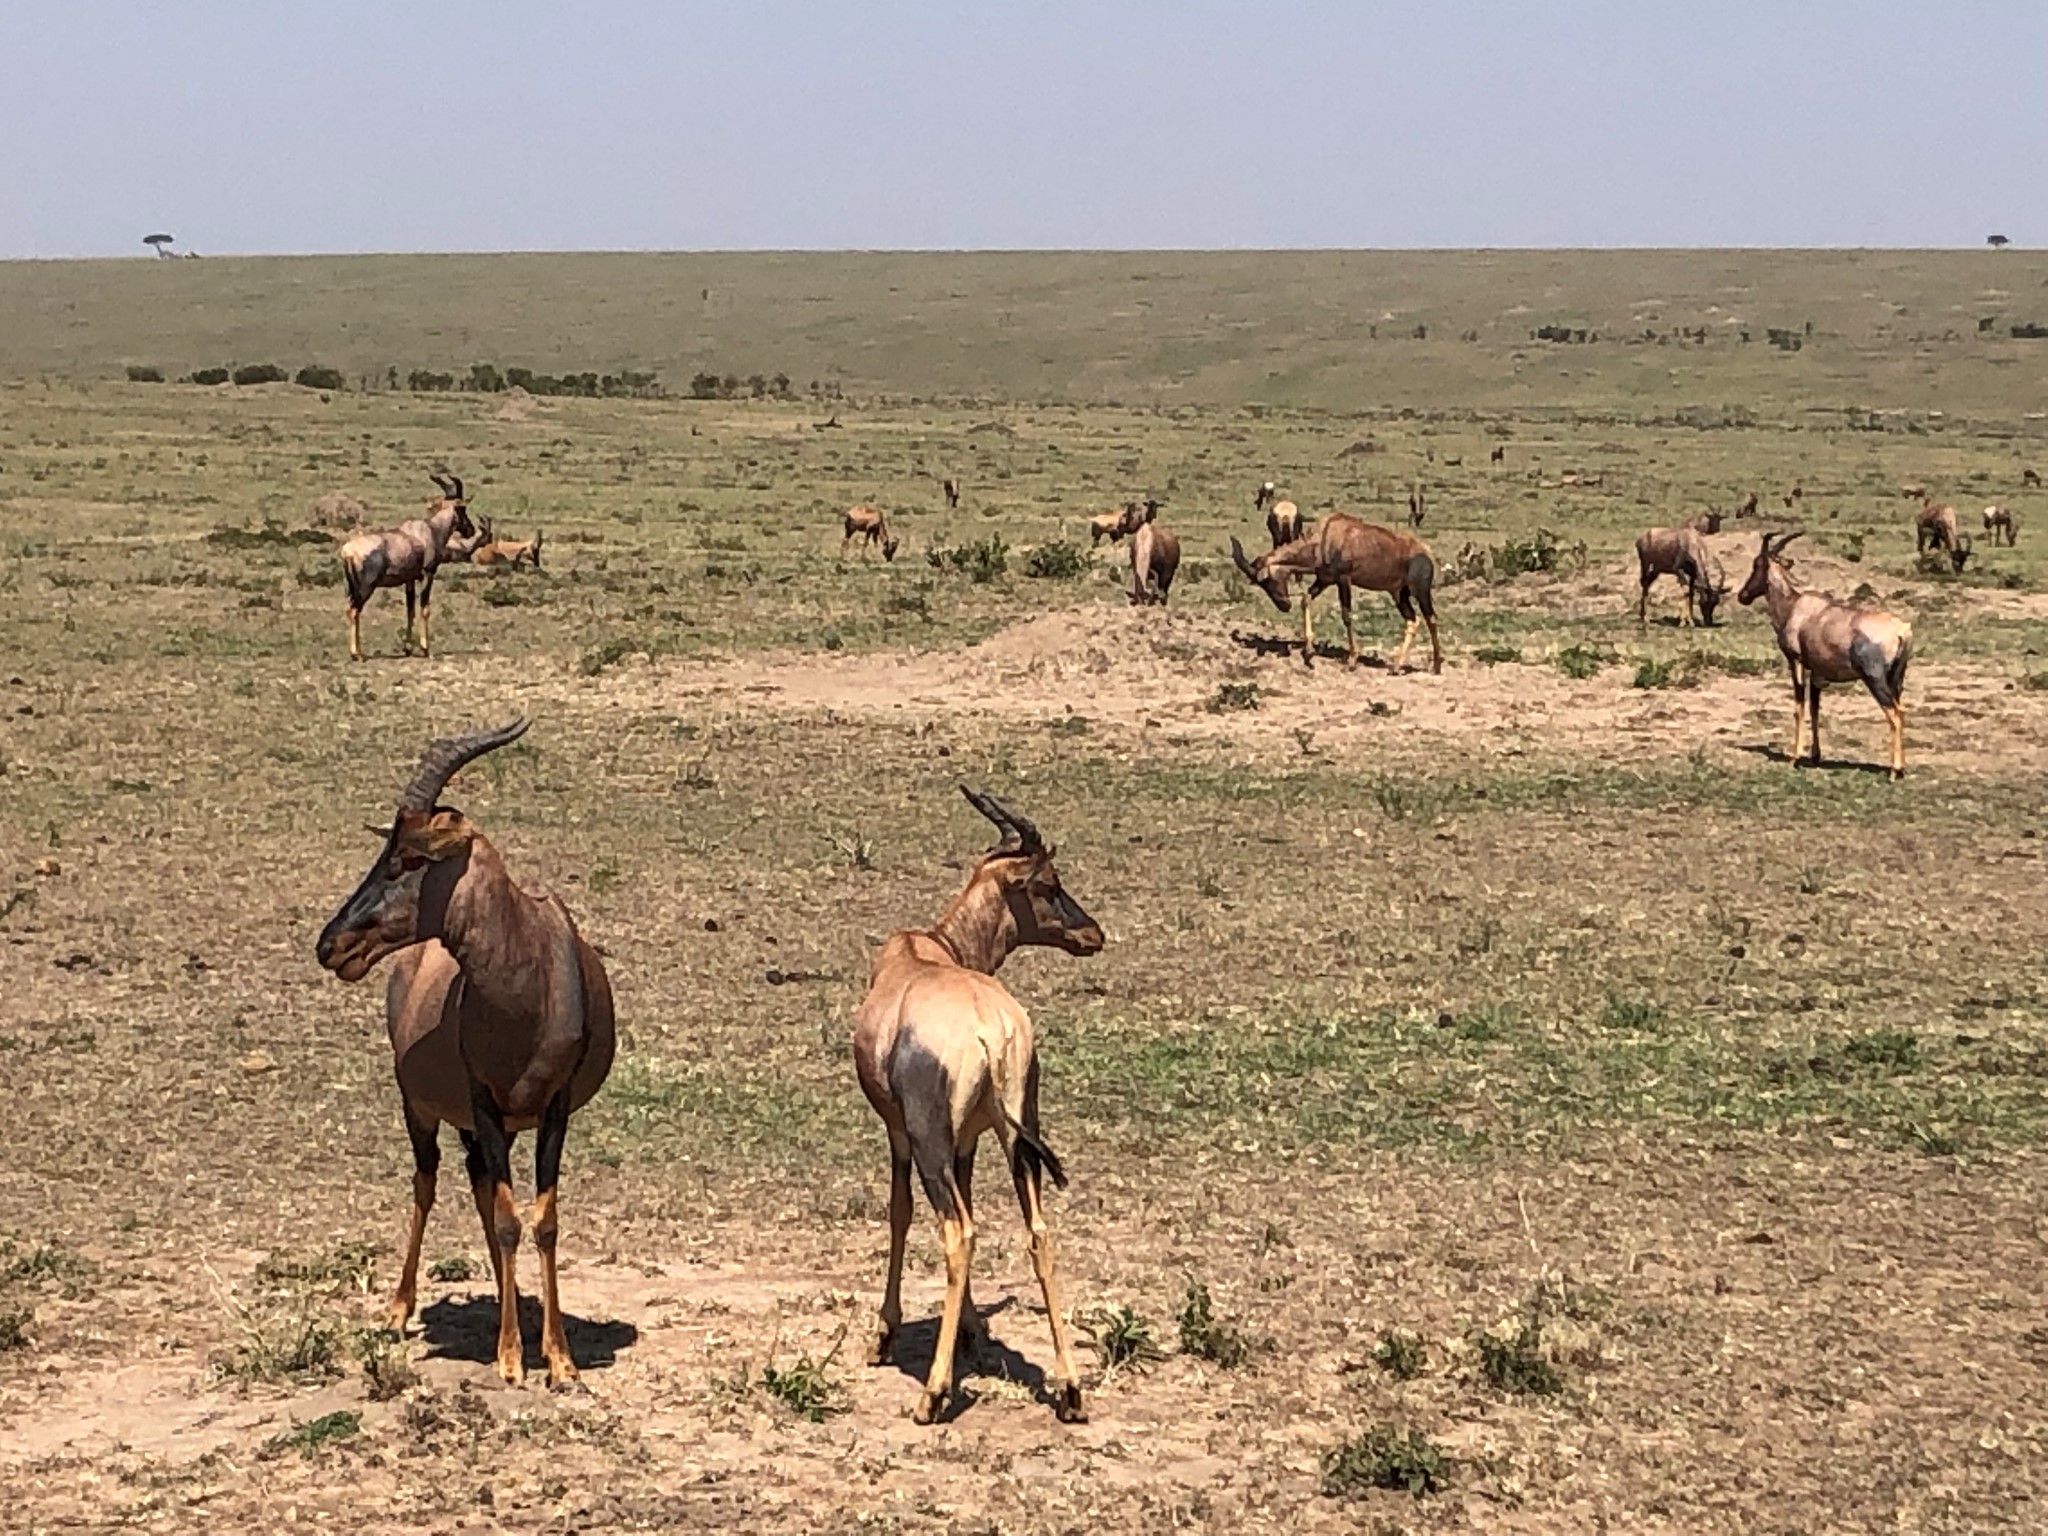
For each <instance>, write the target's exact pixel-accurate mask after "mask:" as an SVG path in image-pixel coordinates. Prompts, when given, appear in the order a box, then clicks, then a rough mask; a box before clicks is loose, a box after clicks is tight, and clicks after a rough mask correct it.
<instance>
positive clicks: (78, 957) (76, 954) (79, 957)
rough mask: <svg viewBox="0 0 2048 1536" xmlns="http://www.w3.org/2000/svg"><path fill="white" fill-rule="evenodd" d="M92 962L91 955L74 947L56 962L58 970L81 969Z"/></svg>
mask: <svg viewBox="0 0 2048 1536" xmlns="http://www.w3.org/2000/svg"><path fill="white" fill-rule="evenodd" d="M91 964H92V956H91V955H88V954H87V953H86V952H85V951H84V950H82V949H75V950H73V951H72V952H71V953H70V954H68V955H66V956H65V957H64V958H63V959H62V960H59V961H58V962H57V969H58V970H60V971H82V970H84V969H85V968H86V967H87V966H89V965H91Z"/></svg>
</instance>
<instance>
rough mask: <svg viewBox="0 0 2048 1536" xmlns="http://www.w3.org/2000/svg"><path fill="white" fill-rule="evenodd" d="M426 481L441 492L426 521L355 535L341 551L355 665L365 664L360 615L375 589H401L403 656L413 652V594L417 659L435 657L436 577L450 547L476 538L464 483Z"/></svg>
mask: <svg viewBox="0 0 2048 1536" xmlns="http://www.w3.org/2000/svg"><path fill="white" fill-rule="evenodd" d="M429 478H430V479H431V480H432V481H433V482H434V484H435V485H437V486H439V487H440V488H441V499H440V500H439V501H435V502H432V503H429V505H428V507H427V515H426V516H425V517H416V518H413V519H411V520H409V521H407V522H403V523H400V524H399V525H398V526H397V527H396V528H386V529H383V530H381V531H376V532H365V533H358V534H355V535H353V536H352V537H350V538H349V539H348V540H347V542H345V543H344V544H343V545H342V546H341V575H342V581H343V584H344V585H345V586H346V587H347V588H348V653H349V655H350V656H351V657H353V658H354V659H355V660H357V661H361V660H362V659H363V609H364V607H365V606H366V605H367V604H368V603H369V601H370V599H371V598H372V597H373V596H375V595H376V592H377V589H378V588H379V587H400V586H402V587H404V588H405V644H406V649H407V650H411V649H412V634H413V613H414V608H415V594H417V608H418V613H419V634H420V654H421V655H422V656H430V655H432V654H433V646H432V629H433V620H432V612H431V609H432V605H433V601H434V572H435V571H436V570H438V569H439V568H440V565H441V562H442V560H443V559H445V558H446V554H447V549H448V541H449V540H450V539H451V538H453V537H455V536H456V535H460V536H462V537H463V538H465V539H467V538H472V537H474V536H475V534H476V525H475V524H474V523H472V522H471V521H470V520H469V499H468V498H467V497H466V496H464V495H463V494H462V481H461V480H460V479H459V478H458V477H456V476H454V475H448V476H442V475H438V474H435V475H430V476H429Z"/></svg>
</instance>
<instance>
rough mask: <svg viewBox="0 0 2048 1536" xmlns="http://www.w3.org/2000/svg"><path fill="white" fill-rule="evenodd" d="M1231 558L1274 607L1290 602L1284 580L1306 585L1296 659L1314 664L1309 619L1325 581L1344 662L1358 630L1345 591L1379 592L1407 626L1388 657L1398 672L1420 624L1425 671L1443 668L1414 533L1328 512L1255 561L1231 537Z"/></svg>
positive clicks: (1354, 655) (1428, 582) (1421, 548)
mask: <svg viewBox="0 0 2048 1536" xmlns="http://www.w3.org/2000/svg"><path fill="white" fill-rule="evenodd" d="M1230 558H1231V560H1232V561H1234V562H1235V563H1236V565H1237V568H1238V569H1239V570H1240V571H1242V572H1243V573H1244V576H1245V579H1246V580H1247V581H1249V582H1251V583H1252V585H1254V586H1256V587H1257V588H1258V589H1259V590H1260V591H1262V592H1264V593H1265V594H1266V596H1267V597H1268V598H1270V599H1271V600H1272V603H1273V606H1274V607H1275V608H1278V609H1279V610H1280V611H1281V612H1282V613H1285V612H1286V611H1287V610H1288V608H1289V607H1290V606H1292V598H1291V596H1290V594H1289V586H1290V584H1291V583H1292V581H1293V580H1294V578H1296V577H1306V578H1308V579H1309V582H1310V585H1309V589H1308V591H1307V592H1305V593H1303V594H1302V599H1301V660H1302V664H1303V665H1304V666H1312V665H1314V662H1315V648H1316V637H1315V630H1314V627H1313V625H1312V624H1311V621H1310V608H1311V606H1312V605H1313V603H1314V602H1315V599H1316V598H1317V597H1318V596H1319V595H1320V594H1321V593H1322V592H1323V591H1324V590H1325V589H1326V588H1329V587H1335V588H1336V589H1337V604H1338V606H1339V607H1340V608H1341V609H1342V610H1343V612H1344V641H1345V658H1344V659H1345V663H1346V664H1347V665H1349V666H1356V665H1357V664H1358V635H1357V632H1356V631H1355V630H1354V629H1353V628H1352V623H1351V591H1352V588H1354V587H1361V588H1363V589H1364V590H1366V591H1368V592H1385V593H1388V594H1390V595H1391V596H1392V597H1393V599H1394V606H1395V607H1396V608H1398V609H1400V611H1401V617H1402V618H1403V619H1404V620H1406V622H1407V628H1406V629H1405V630H1404V631H1403V632H1402V635H1401V649H1400V652H1399V654H1398V655H1396V656H1395V658H1394V666H1395V668H1396V669H1397V670H1398V669H1399V668H1401V667H1403V666H1405V665H1406V664H1407V661H1408V647H1409V645H1410V643H1411V642H1412V641H1413V640H1414V638H1415V630H1416V626H1417V625H1418V624H1427V625H1428V626H1429V651H1430V657H1429V670H1430V671H1432V672H1441V671H1442V670H1443V667H1444V653H1443V647H1442V646H1441V644H1440V643H1439V642H1438V639H1437V632H1436V602H1435V599H1434V597H1433V596H1432V589H1433V588H1434V586H1435V584H1436V562H1435V561H1434V560H1433V559H1431V558H1430V553H1429V546H1428V545H1426V544H1424V543H1423V542H1422V540H1420V539H1418V538H1416V537H1415V536H1414V535H1413V534H1407V533H1397V532H1395V531H1394V530H1393V529H1391V528H1382V527H1380V526H1379V525H1378V524H1376V523H1368V522H1364V521H1361V520H1360V519H1358V518H1356V517H1353V516H1352V515H1351V514H1350V513H1348V512H1333V513H1331V514H1330V515H1329V516H1328V517H1326V518H1324V519H1323V520H1322V521H1321V522H1319V523H1317V524H1316V525H1315V527H1314V528H1312V529H1310V530H1309V531H1308V532H1307V533H1305V534H1303V535H1302V536H1301V537H1300V538H1298V539H1296V540H1295V541H1294V542H1293V543H1292V544H1286V545H1283V546H1281V547H1280V548H1279V549H1275V550H1269V551H1268V552H1267V553H1265V554H1263V555H1261V556H1259V558H1258V559H1257V560H1247V559H1246V558H1245V554H1244V546H1243V545H1242V544H1240V543H1239V542H1238V541H1237V540H1236V539H1235V538H1232V539H1231V541H1230Z"/></svg>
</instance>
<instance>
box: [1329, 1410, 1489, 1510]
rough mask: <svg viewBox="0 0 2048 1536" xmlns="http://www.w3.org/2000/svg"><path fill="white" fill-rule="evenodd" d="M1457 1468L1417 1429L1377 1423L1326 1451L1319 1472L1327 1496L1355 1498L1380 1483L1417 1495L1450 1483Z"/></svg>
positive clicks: (1395, 1490) (1382, 1485) (1430, 1491)
mask: <svg viewBox="0 0 2048 1536" xmlns="http://www.w3.org/2000/svg"><path fill="white" fill-rule="evenodd" d="M1455 1468H1456V1463H1455V1462H1454V1461H1453V1460H1452V1458H1451V1456H1450V1453H1449V1452H1447V1451H1446V1450H1444V1448H1443V1447H1442V1446H1440V1445H1438V1444H1437V1443H1436V1442H1435V1441H1434V1440H1432V1439H1430V1438H1429V1437H1428V1436H1427V1435H1425V1434H1423V1433H1422V1431H1421V1430H1419V1429H1409V1430H1405V1431H1403V1430H1397V1429H1395V1428H1394V1427H1393V1426H1392V1425H1390V1424H1376V1425H1374V1426H1373V1427H1372V1428H1370V1429H1368V1430H1366V1431H1365V1432H1364V1433H1362V1434H1360V1435H1357V1436H1355V1437H1354V1438H1352V1439H1350V1440H1346V1441H1345V1442H1344V1443H1343V1444H1341V1445H1337V1446H1334V1447H1332V1448H1331V1449H1330V1450H1328V1451H1325V1452H1324V1453H1323V1456H1322V1460H1321V1464H1320V1471H1321V1475H1322V1490H1323V1493H1324V1494H1325V1496H1327V1497H1329V1498H1356V1497H1358V1496H1359V1495H1360V1494H1362V1493H1365V1492H1367V1491H1369V1490H1371V1489H1375V1488H1382V1489H1388V1490H1391V1491H1394V1492H1399V1493H1406V1494H1410V1495H1412V1496H1413V1497H1415V1498H1417V1499H1420V1498H1422V1497H1423V1496H1424V1495H1425V1494H1431V1493H1440V1492H1442V1491H1443V1490H1444V1489H1445V1488H1446V1487H1448V1486H1449V1485H1450V1482H1451V1476H1452V1473H1453V1471H1454V1470H1455Z"/></svg>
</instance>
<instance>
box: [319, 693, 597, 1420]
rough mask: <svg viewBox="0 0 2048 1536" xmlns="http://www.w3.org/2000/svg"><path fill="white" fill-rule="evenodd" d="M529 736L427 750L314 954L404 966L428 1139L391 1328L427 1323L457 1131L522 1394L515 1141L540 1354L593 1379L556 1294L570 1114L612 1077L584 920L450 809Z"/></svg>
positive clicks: (554, 1373)
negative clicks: (445, 797)
mask: <svg viewBox="0 0 2048 1536" xmlns="http://www.w3.org/2000/svg"><path fill="white" fill-rule="evenodd" d="M526 725H527V722H526V721H524V720H515V721H513V722H512V723H511V724H509V725H505V726H501V727H499V728H498V729H497V730H494V731H478V732H475V733H474V734H471V735H467V736H451V737H444V738H442V739H441V740H439V741H437V742H435V743H434V744H433V745H432V746H430V747H428V748H427V750H426V752H425V754H424V755H423V756H422V757H421V758H420V765H419V768H418V770H417V771H416V772H415V773H414V774H413V778H412V782H411V783H410V784H408V785H407V786H406V788H405V792H404V793H403V794H401V795H400V796H399V797H398V811H397V815H396V816H395V817H394V818H393V819H392V823H391V826H390V827H389V828H388V829H384V830H381V831H380V830H379V829H377V828H372V829H371V830H372V831H373V832H378V835H379V836H381V837H382V838H383V839H384V848H383V851H382V852H381V853H379V854H378V855H377V859H376V862H375V863H373V864H372V865H371V866H370V872H369V873H368V874H366V875H365V876H363V881H362V884H361V885H359V886H357V887H356V891H355V894H354V895H353V896H351V897H349V899H348V900H347V901H346V902H344V903H343V904H342V907H341V910H340V911H338V912H336V913H335V914H334V916H333V917H332V918H330V919H329V920H328V923H327V926H326V927H325V928H324V929H322V930H321V933H320V942H319V945H318V947H317V949H316V951H315V953H316V955H317V957H318V959H319V961H320V964H321V966H322V967H323V968H324V969H326V970H329V971H332V972H333V973H334V974H335V975H336V976H339V977H340V978H341V979H342V980H343V981H348V982H355V981H361V980H362V979H363V978H364V977H365V976H367V975H368V974H369V973H370V971H371V969H372V968H373V967H374V966H375V965H376V964H377V962H378V961H380V960H382V959H383V958H384V957H385V956H386V955H391V954H396V955H397V956H398V960H397V962H396V963H395V964H394V965H393V966H392V969H391V980H390V983H389V984H388V985H387V986H386V988H385V992H384V1021H385V1025H386V1027H387V1028H388V1030H389V1031H390V1035H391V1050H392V1054H393V1056H394V1057H395V1058H396V1065H397V1069H398V1093H399V1099H400V1102H401V1104H402V1105H403V1107H404V1112H405V1129H406V1134H407V1135H408V1136H409V1137H410V1138H411V1139H412V1156H413V1177H412V1200H413V1204H412V1224H411V1226H410V1227H409V1228H408V1230H407V1237H406V1245H405V1261H404V1264H403V1266H402V1268H401V1269H400V1271H399V1278H398V1290H397V1293H396V1294H395V1295H394V1296H393V1297H392V1299H391V1309H390V1312H389V1314H388V1323H389V1326H390V1327H391V1328H393V1329H394V1330H400V1329H403V1328H404V1327H405V1324H406V1320H407V1319H408V1318H410V1317H411V1316H412V1310H413V1302H414V1297H415V1289H416V1287H417V1285H418V1283H419V1267H420V1241H421V1238H422V1237H423V1235H424V1234H425V1232H426V1227H427V1215H428V1213H429V1212H430V1211H432V1210H433V1208H434V1185H435V1179H436V1175H437V1174H438V1172H439V1170H440V1167H441V1147H440V1141H439V1133H440V1127H441V1126H442V1124H443V1123H446V1124H449V1125H452V1126H454V1127H455V1128H456V1129H457V1130H458V1131H460V1132H461V1133H462V1146H463V1150H464V1152H465V1154H466V1159H465V1160H466V1162H467V1163H468V1167H469V1184H470V1192H471V1194H473V1195H474V1196H475V1198H476V1209H477V1215H478V1216H479V1217H481V1218H482V1220H483V1227H484V1243H485V1245H486V1246H487V1248H488V1249H489V1251H490V1255H491V1269H492V1272H493V1274H494V1275H495V1276H496V1279H497V1282H498V1374H499V1375H500V1376H502V1377H504V1379H505V1380H506V1381H509V1382H517V1381H519V1380H520V1379H521V1378H522V1377H523V1376H524V1375H525V1370H526V1367H525V1361H524V1354H525V1349H524V1345H523V1343H522V1341H521V1338H520V1334H519V1283H518V1278H517V1274H516V1269H517V1263H516V1261H517V1258H518V1253H519V1213H518V1210H517V1208H516V1207H515V1205H514V1204H513V1199H512V1162H511V1158H512V1142H513V1139H514V1138H515V1137H517V1136H518V1134H519V1133H520V1132H521V1131H526V1130H532V1131H536V1132H537V1133H538V1143H539V1144H538V1146H537V1147H536V1148H535V1152H534V1202H533V1245H534V1247H535V1248H536V1249H537V1250H538V1251H539V1253H540V1273H541V1287H542V1289H541V1353H542V1354H543V1355H544V1356H545V1357H546V1359H547V1363H548V1383H549V1385H551V1386H554V1385H559V1384H561V1383H563V1382H567V1381H571V1380H574V1379H575V1376H576V1362H575V1360H574V1358H573V1357H572V1356H571V1355H570V1353H569V1338H568V1334H567V1332H566V1330H565V1329H564V1327H563V1323H562V1304H561V1297H560V1295H559V1293H558V1291H557V1288H556V1284H555V1234H556V1220H555V1210H556V1201H555V1186H556V1184H557V1182H558V1181H559V1178H560V1174H561V1165H562V1144H563V1142H564V1140H565V1139H566V1138H567V1136H568V1132H569V1116H570V1115H571V1114H572V1113H574V1112H575V1111H576V1110H578V1109H580V1108H582V1106H583V1105H585V1104H587V1103H588V1102H589V1101H590V1099H591V1096H592V1095H593V1094H595V1093H596V1092H597V1090H598V1088H599V1087H600V1086H602V1084H603V1083H604V1080H605V1076H606V1074H607V1073H609V1072H610V1071H611V1065H612V1052H613V1049H614V1042H615V1032H614V1026H613V1020H612V992H611V983H610V981H609V980H608V979H607V978H606V976H605V969H604V962H603V961H601V960H599V959H598V956H597V951H596V950H595V949H593V948H592V947H591V946H590V944H589V943H588V942H587V941H586V940H585V939H584V938H583V937H582V936H581V935H580V934H579V933H578V932H577V931H576V923H575V920H574V919H573V918H571V917H570V916H569V909H568V908H567V907H565V906H563V905H562V903H561V901H560V900H559V899H558V898H557V897H554V896H551V895H538V896H537V895H533V894H531V893H529V892H527V891H524V890H521V889H520V888H519V887H518V886H517V885H515V884H514V883H513V881H512V877H511V876H510V875H509V874H507V873H506V872H505V865H504V863H503V861H502V860H500V858H499V857H498V851H497V850H496V849H495V848H493V847H492V846H491V844H490V842H489V841H488V840H487V839H486V838H485V837H484V835H483V833H482V832H480V831H479V830H477V827H476V824H475V823H474V822H472V821H470V820H469V819H468V818H467V817H465V816H464V815H463V814H462V812H460V811H458V810H455V809H454V808H452V807H450V806H445V805H442V804H440V803H439V802H440V797H441V791H442V790H443V789H445V788H446V787H447V785H448V781H449V779H451V778H452V777H454V775H455V774H456V772H457V771H458V770H460V769H461V768H462V766H463V765H464V764H466V763H469V762H471V761H473V760H474V759H476V758H478V757H481V756H482V755H483V754H484V753H486V752H491V751H495V750H496V749H497V748H499V747H502V746H505V745H506V744H507V743H509V742H513V741H517V740H518V739H519V738H520V736H522V735H524V734H525V732H526Z"/></svg>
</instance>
